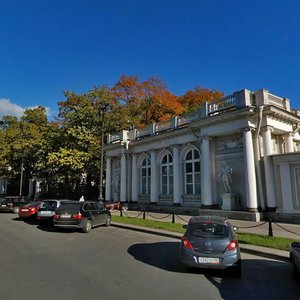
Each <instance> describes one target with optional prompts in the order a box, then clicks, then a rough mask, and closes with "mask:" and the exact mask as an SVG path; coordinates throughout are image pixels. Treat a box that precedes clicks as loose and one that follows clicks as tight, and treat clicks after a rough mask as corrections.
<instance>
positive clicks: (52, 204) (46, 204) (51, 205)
mask: <svg viewBox="0 0 300 300" xmlns="http://www.w3.org/2000/svg"><path fill="white" fill-rule="evenodd" d="M40 208H43V209H45V210H51V211H52V210H55V209H56V201H43V202H42V203H41V205H40Z"/></svg>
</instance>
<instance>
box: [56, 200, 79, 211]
mask: <svg viewBox="0 0 300 300" xmlns="http://www.w3.org/2000/svg"><path fill="white" fill-rule="evenodd" d="M81 205H82V203H81V202H78V203H74V202H71V203H67V202H64V203H62V204H61V205H60V206H59V208H58V209H57V212H61V211H69V212H77V211H79V210H80V207H81Z"/></svg>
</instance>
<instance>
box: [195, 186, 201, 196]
mask: <svg viewBox="0 0 300 300" xmlns="http://www.w3.org/2000/svg"><path fill="white" fill-rule="evenodd" d="M195 193H196V194H198V195H200V193H201V188H200V184H195Z"/></svg>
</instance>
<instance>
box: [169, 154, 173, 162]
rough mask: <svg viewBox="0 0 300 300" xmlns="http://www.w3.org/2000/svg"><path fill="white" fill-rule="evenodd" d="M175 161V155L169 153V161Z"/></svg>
mask: <svg viewBox="0 0 300 300" xmlns="http://www.w3.org/2000/svg"><path fill="white" fill-rule="evenodd" d="M172 162H173V157H172V155H171V154H169V163H172Z"/></svg>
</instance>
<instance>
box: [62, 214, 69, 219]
mask: <svg viewBox="0 0 300 300" xmlns="http://www.w3.org/2000/svg"><path fill="white" fill-rule="evenodd" d="M60 217H61V218H70V217H71V215H69V214H66V215H60Z"/></svg>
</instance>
